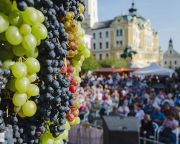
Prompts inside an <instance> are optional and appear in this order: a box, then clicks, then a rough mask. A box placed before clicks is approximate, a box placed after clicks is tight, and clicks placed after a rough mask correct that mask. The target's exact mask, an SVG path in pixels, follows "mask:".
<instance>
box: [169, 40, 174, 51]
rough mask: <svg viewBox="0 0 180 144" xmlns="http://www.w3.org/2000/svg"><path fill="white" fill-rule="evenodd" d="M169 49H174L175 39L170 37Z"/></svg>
mask: <svg viewBox="0 0 180 144" xmlns="http://www.w3.org/2000/svg"><path fill="white" fill-rule="evenodd" d="M168 49H169V50H173V40H172V38H170V40H169V47H168Z"/></svg>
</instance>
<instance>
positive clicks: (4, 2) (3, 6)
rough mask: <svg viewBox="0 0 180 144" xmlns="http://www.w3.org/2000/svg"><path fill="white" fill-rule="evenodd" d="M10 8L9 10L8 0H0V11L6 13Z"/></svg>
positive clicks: (9, 3)
mask: <svg viewBox="0 0 180 144" xmlns="http://www.w3.org/2000/svg"><path fill="white" fill-rule="evenodd" d="M10 10H11V2H10V0H0V11H1V12H3V13H5V14H6V15H8V14H9V11H10Z"/></svg>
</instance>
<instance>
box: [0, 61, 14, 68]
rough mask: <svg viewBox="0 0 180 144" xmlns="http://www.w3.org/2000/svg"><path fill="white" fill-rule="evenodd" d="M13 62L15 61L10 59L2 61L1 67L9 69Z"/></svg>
mask: <svg viewBox="0 0 180 144" xmlns="http://www.w3.org/2000/svg"><path fill="white" fill-rule="evenodd" d="M14 64H15V62H14V61H12V60H9V59H8V60H5V61H4V62H3V65H2V68H3V69H10V67H11V66H12V65H14Z"/></svg>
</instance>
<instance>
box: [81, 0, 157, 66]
mask: <svg viewBox="0 0 180 144" xmlns="http://www.w3.org/2000/svg"><path fill="white" fill-rule="evenodd" d="M86 1H88V4H89V3H91V5H93V4H94V5H95V7H92V9H93V10H92V12H90V11H87V12H86V16H88V17H85V21H84V23H83V27H84V28H85V30H86V33H88V34H89V35H91V36H92V41H91V50H92V52H93V54H94V56H95V58H96V59H97V60H103V59H106V58H110V57H114V58H118V59H119V58H120V55H121V53H122V52H123V50H124V49H125V48H126V47H131V48H132V49H133V50H135V51H137V53H138V54H137V55H135V56H134V57H133V62H134V63H138V64H147V63H152V62H155V63H160V48H159V37H158V33H157V32H155V31H154V30H153V27H152V25H151V22H150V21H149V20H146V19H145V18H143V17H142V16H140V15H138V13H137V9H136V8H135V6H134V3H132V7H131V8H130V9H129V13H128V14H126V15H121V16H118V17H115V18H114V19H112V20H108V21H103V22H99V21H98V14H97V0H86ZM92 3H93V4H92ZM88 10H89V6H88ZM94 13H95V15H96V17H94V18H93V17H91V16H93V14H94ZM91 20H92V22H90V21H91Z"/></svg>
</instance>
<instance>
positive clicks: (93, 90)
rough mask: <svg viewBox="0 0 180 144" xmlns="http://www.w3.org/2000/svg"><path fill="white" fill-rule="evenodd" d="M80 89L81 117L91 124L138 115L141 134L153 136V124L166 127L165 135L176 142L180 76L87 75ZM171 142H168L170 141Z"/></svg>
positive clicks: (163, 132) (179, 102) (179, 105)
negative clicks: (106, 116) (102, 120)
mask: <svg viewBox="0 0 180 144" xmlns="http://www.w3.org/2000/svg"><path fill="white" fill-rule="evenodd" d="M81 78H82V83H81V86H80V88H79V90H78V91H79V101H80V102H81V104H82V105H81V108H80V116H81V119H85V118H86V120H87V121H89V122H90V123H93V122H94V120H96V118H99V117H101V116H102V115H119V116H121V117H127V116H134V117H137V118H138V119H139V121H140V122H141V128H140V130H141V131H140V132H141V135H146V137H148V136H149V135H152V134H153V133H154V131H153V123H156V124H157V125H159V126H163V127H164V130H163V131H162V135H163V136H164V137H167V138H168V140H169V143H172V144H174V143H175V142H176V130H177V128H178V127H179V122H180V77H179V75H178V74H174V75H173V76H172V77H158V76H148V77H139V76H133V75H131V74H129V75H123V76H122V75H120V74H110V75H106V76H104V75H95V74H91V73H88V74H84V75H82V76H81ZM166 141H167V140H166Z"/></svg>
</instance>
